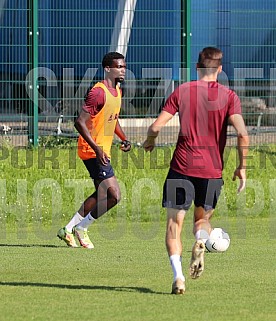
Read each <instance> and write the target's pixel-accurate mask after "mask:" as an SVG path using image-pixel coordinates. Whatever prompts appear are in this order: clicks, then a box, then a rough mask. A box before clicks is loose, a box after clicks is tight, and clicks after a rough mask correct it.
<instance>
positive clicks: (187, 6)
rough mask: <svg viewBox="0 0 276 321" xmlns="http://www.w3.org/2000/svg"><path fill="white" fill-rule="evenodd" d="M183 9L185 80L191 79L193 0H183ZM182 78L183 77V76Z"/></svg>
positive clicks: (183, 66)
mask: <svg viewBox="0 0 276 321" xmlns="http://www.w3.org/2000/svg"><path fill="white" fill-rule="evenodd" d="M181 6H182V8H181V11H182V19H181V20H182V22H181V32H182V38H181V39H182V46H181V47H182V59H181V61H182V68H184V69H185V80H186V81H190V80H191V72H190V70H191V36H192V32H191V0H183V1H182V2H181ZM181 78H182V77H181Z"/></svg>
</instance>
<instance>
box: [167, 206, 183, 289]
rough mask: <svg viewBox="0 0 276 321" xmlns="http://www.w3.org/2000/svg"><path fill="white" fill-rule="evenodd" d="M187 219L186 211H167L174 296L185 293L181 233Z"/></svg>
mask: <svg viewBox="0 0 276 321" xmlns="http://www.w3.org/2000/svg"><path fill="white" fill-rule="evenodd" d="M184 217H185V211H184V210H177V209H172V208H169V209H168V211H167V231H166V247H167V251H168V255H169V258H170V262H171V266H172V270H173V274H174V281H173V284H172V292H171V293H172V294H183V293H184V292H185V277H184V275H183V272H182V262H181V261H182V242H181V232H182V226H183V221H184Z"/></svg>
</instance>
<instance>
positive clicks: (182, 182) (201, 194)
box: [162, 169, 223, 211]
mask: <svg viewBox="0 0 276 321" xmlns="http://www.w3.org/2000/svg"><path fill="white" fill-rule="evenodd" d="M222 186H223V179H222V178H212V179H208V178H199V177H192V176H186V175H182V174H180V173H178V172H176V171H174V170H172V169H170V170H169V173H168V175H167V178H166V181H165V184H164V188H163V200H162V206H163V207H167V208H176V209H183V210H186V211H187V210H188V209H189V208H190V207H191V205H192V202H194V204H195V206H197V207H199V206H201V207H203V208H204V210H205V211H208V210H211V209H214V208H215V207H216V205H217V202H218V198H219V195H220V193H221V188H222Z"/></svg>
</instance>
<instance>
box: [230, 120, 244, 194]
mask: <svg viewBox="0 0 276 321" xmlns="http://www.w3.org/2000/svg"><path fill="white" fill-rule="evenodd" d="M229 123H230V124H231V125H232V126H233V127H234V128H235V130H236V132H237V140H238V143H237V147H238V155H239V165H238V167H237V168H236V169H235V171H234V175H233V181H234V180H236V178H237V177H238V178H239V179H240V186H239V188H238V193H240V192H241V191H242V190H243V189H244V188H245V184H246V158H247V154H248V147H249V137H248V133H247V130H246V127H245V124H244V120H243V117H242V116H241V115H239V114H234V115H231V116H230V117H229Z"/></svg>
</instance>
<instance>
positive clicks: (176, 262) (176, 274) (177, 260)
mask: <svg viewBox="0 0 276 321" xmlns="http://www.w3.org/2000/svg"><path fill="white" fill-rule="evenodd" d="M170 262H171V266H172V270H173V278H174V281H175V280H176V279H181V280H182V281H185V277H184V275H183V272H182V257H181V256H180V255H178V254H173V255H171V256H170Z"/></svg>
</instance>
